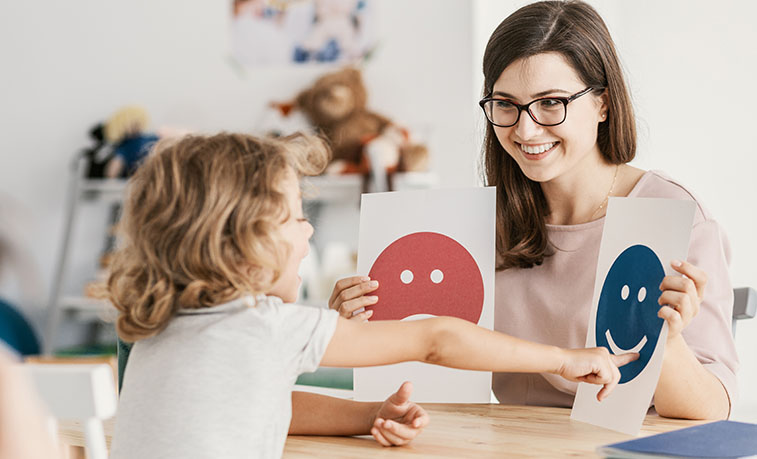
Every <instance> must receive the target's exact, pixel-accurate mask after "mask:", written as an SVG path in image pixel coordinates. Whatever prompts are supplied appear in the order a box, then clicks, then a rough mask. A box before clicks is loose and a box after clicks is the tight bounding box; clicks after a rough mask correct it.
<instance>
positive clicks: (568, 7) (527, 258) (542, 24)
mask: <svg viewBox="0 0 757 459" xmlns="http://www.w3.org/2000/svg"><path fill="white" fill-rule="evenodd" d="M547 52H556V53H559V54H561V55H562V56H563V57H564V58H565V59H566V60H567V62H568V63H569V64H570V65H571V66H572V67H573V69H574V70H575V71H576V73H577V74H578V76H579V77H580V78H581V79H582V80H583V82H584V83H585V84H586V86H587V87H592V88H598V89H599V88H603V89H604V90H605V91H606V92H607V102H608V111H607V115H608V118H607V120H606V121H604V122H602V123H600V124H599V127H598V131H597V144H598V146H599V151H600V153H601V154H602V157H603V158H604V159H605V160H606V161H607V162H608V163H610V164H623V163H627V162H629V161H631V160H632V159H633V158H634V156H635V154H636V123H635V120H634V114H633V106H632V105H631V99H630V96H629V94H628V89H627V88H626V84H625V82H624V80H623V72H622V70H621V67H620V62H619V59H618V55H617V53H616V51H615V46H614V44H613V41H612V37H610V32H609V31H608V30H607V26H606V25H605V23H604V21H602V18H601V17H600V16H599V14H598V13H597V12H596V10H594V8H592V7H591V6H589V5H588V4H586V3H584V2H581V1H564V2H563V1H544V2H538V3H533V4H530V5H526V6H524V7H522V8H520V9H519V10H517V11H516V12H514V13H513V14H511V15H510V16H508V17H507V18H506V19H505V20H504V21H502V23H501V24H500V25H499V26H498V27H497V28H496V29H495V30H494V32H493V33H492V35H491V37H490V38H489V43H488V44H487V46H486V51H485V52H484V66H483V70H484V96H488V95H490V94H491V93H492V90H493V87H494V83H495V82H496V81H497V79H498V78H499V76H500V75H501V74H502V72H503V71H504V70H505V68H506V67H507V66H508V65H510V64H511V63H513V62H514V61H516V60H519V59H525V58H528V57H531V56H534V55H537V54H540V53H547ZM482 159H483V161H482V162H483V164H482V166H483V172H484V180H485V182H486V183H487V184H488V185H496V187H497V269H498V270H502V269H507V268H512V267H519V268H530V267H532V266H534V265H538V264H541V263H542V261H543V260H544V258H545V257H546V256H548V255H549V254H550V250H551V249H550V246H549V241H548V236H547V227H546V222H545V219H546V217H547V216H548V215H549V207H548V205H547V201H546V199H545V197H544V194H543V192H542V189H541V186H540V185H539V183H537V182H534V181H531V180H530V179H528V178H527V177H526V176H525V174H523V172H522V171H521V170H520V167H519V166H518V164H517V163H516V162H515V160H514V159H512V157H511V156H510V155H509V154H507V152H506V151H505V149H504V148H503V147H502V145H501V144H500V143H499V141H498V140H497V136H496V135H495V133H494V128H493V126H492V125H491V123H487V127H486V134H485V137H484V151H483V158H482Z"/></svg>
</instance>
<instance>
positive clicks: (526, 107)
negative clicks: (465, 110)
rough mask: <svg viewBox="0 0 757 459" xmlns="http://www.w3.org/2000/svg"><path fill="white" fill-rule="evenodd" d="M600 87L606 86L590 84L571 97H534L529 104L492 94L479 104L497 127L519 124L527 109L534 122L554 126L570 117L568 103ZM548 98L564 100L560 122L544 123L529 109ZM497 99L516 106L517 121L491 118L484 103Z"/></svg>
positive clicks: (487, 117)
mask: <svg viewBox="0 0 757 459" xmlns="http://www.w3.org/2000/svg"><path fill="white" fill-rule="evenodd" d="M600 89H604V88H597V87H594V86H589V87H588V88H586V89H584V90H582V91H579V92H577V93H575V94H573V95H572V96H569V97H540V98H538V99H534V100H532V101H531V102H529V103H527V104H524V105H521V104H518V103H516V102H513V101H512V100H509V99H503V98H501V97H492V96H489V97H484V98H483V99H481V100H479V101H478V105H479V106H480V107H481V110H483V112H484V117H485V118H486V121H488V122H489V123H491V124H492V126H497V127H513V126H515V125H516V124H518V121H520V114H521V113H522V112H523V111H524V110H525V111H526V113H528V116H530V117H531V119H532V120H534V123H536V124H538V125H539V126H545V127H552V126H558V125H560V124H562V123H564V122H565V120H566V119H568V104H569V103H571V102H573V101H574V100H576V99H578V98H579V97H581V96H584V95H586V94H589V93H590V92H592V91H596V90H600ZM546 99H550V100H559V101H560V102H562V104H563V108H564V109H565V110H564V114H563V118H562V120H561V121H560V122H559V123H554V124H544V123H541V122H539V120H537V119H536V117H535V116H534V114H533V113H531V110H529V107H531V104H533V103H535V102H539V101H540V100H546ZM495 100H501V101H505V102H507V103H510V104H513V105H514V106H515V108H517V109H518V116H516V117H515V122H514V123H513V124H506V125H505V124H497V123H495V122H494V121H492V120H490V119H489V115H488V114H487V113H486V108H485V107H484V105H486V104H487V103H488V102H491V101H495Z"/></svg>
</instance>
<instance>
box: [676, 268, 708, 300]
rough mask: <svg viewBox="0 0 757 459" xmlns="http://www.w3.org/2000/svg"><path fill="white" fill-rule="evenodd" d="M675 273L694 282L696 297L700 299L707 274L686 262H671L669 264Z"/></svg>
mask: <svg viewBox="0 0 757 459" xmlns="http://www.w3.org/2000/svg"><path fill="white" fill-rule="evenodd" d="M670 266H672V267H673V269H675V270H676V271H678V272H679V273H681V274H683V275H684V276H686V277H688V278H689V279H691V280H692V281H693V282H694V285H695V287H696V291H697V296H698V297H699V298H702V297H703V296H704V287H705V285H707V273H705V272H704V271H702V270H701V269H699V268H698V267H696V266H694V265H692V264H691V263H689V262H688V261H678V260H673V261H672V262H671V263H670Z"/></svg>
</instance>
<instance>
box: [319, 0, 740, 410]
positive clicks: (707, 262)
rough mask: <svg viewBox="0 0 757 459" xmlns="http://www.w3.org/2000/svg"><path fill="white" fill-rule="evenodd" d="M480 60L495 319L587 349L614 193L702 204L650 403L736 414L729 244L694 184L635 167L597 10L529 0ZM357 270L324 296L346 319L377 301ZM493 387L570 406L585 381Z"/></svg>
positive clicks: (665, 289) (499, 325) (517, 377)
mask: <svg viewBox="0 0 757 459" xmlns="http://www.w3.org/2000/svg"><path fill="white" fill-rule="evenodd" d="M483 70H484V96H485V97H484V99H482V100H481V102H480V105H481V107H482V109H483V110H484V113H485V114H486V118H487V120H488V121H489V122H488V124H487V128H486V137H485V140H484V155H483V166H484V173H485V181H486V183H487V185H494V186H496V187H497V274H496V277H495V289H496V292H495V324H494V328H495V329H496V330H498V331H501V332H504V333H507V334H510V335H513V336H517V337H519V338H524V339H529V340H534V341H537V342H542V343H546V344H552V345H556V346H560V347H566V348H577V347H584V345H585V342H586V332H587V326H588V318H589V314H590V310H591V305H592V295H593V292H594V280H595V274H596V268H597V257H598V255H599V244H600V240H601V237H602V228H603V225H604V216H605V211H606V208H607V202H608V200H609V198H610V197H611V196H628V197H654V198H671V199H685V200H692V201H695V202H696V204H697V207H696V209H697V210H696V215H695V217H694V225H693V227H692V231H691V241H690V244H689V252H688V261H687V262H673V263H672V268H673V269H674V270H675V271H677V272H678V273H680V274H683V276H667V277H665V278H664V280H663V282H662V284H661V285H660V289H661V290H662V293H661V295H660V299H659V303H660V305H661V307H660V311H659V314H658V315H659V317H660V318H662V319H664V320H665V321H666V322H667V323H668V326H669V333H668V340H667V343H666V346H665V355H664V358H663V365H662V372H661V374H660V380H659V382H658V384H657V388H656V390H655V394H654V400H653V403H654V405H655V408H656V409H657V412H658V413H659V414H660V415H663V416H668V417H676V418H690V419H722V418H726V417H728V415H729V413H730V409H731V404H732V402H733V400H734V399H735V396H736V391H737V383H736V376H735V371H736V367H737V365H738V358H737V356H736V350H735V347H734V343H733V339H732V337H731V314H732V308H733V291H732V288H731V283H730V280H729V276H728V264H729V260H730V248H729V246H728V242H727V240H726V238H725V235H724V234H723V232H722V230H721V229H720V227H719V226H718V224H717V223H716V222H715V221H714V220H713V219H712V217H711V215H710V214H709V212H707V210H705V208H704V207H703V206H702V204H701V203H700V202H699V201H698V200H697V199H696V198H695V197H694V196H693V195H692V194H691V192H690V191H689V190H688V189H687V188H685V187H684V186H682V185H681V184H679V183H678V182H676V181H675V180H673V179H671V178H669V177H667V176H666V175H664V174H663V173H660V172H656V171H643V170H640V169H637V168H635V167H632V166H630V165H628V164H627V163H628V162H630V161H631V160H632V159H633V158H634V155H635V153H636V128H635V123H634V114H633V107H632V106H631V101H630V97H629V95H628V90H627V89H626V84H625V82H624V80H623V74H622V71H621V69H620V64H619V61H618V56H617V54H616V51H615V46H614V44H613V41H612V38H611V37H610V34H609V32H608V30H607V27H606V26H605V24H604V22H603V21H602V18H601V17H600V16H599V14H598V13H597V12H596V11H595V10H594V9H593V8H592V7H591V6H589V5H587V4H586V3H583V2H580V1H567V2H562V1H547V2H539V3H534V4H531V5H527V6H524V7H523V8H521V9H519V10H518V11H516V12H515V13H513V14H511V15H510V16H509V17H507V18H506V19H505V20H504V21H503V22H502V23H501V24H500V25H499V26H498V27H497V29H496V30H495V31H494V32H493V33H492V36H491V38H490V39H489V43H488V45H487V47H486V51H485V54H484V66H483ZM684 276H685V277H684ZM355 279H357V278H352V279H345V280H344V281H343V283H342V284H341V287H342V290H341V293H340V294H339V295H336V296H332V298H331V300H330V301H329V306H330V307H332V308H334V309H338V310H339V311H340V313H341V314H342V315H343V316H345V317H353V312H354V311H356V310H358V309H359V308H361V307H364V306H368V305H371V304H375V303H376V301H377V298H376V297H375V296H370V295H368V293H369V292H371V291H372V290H375V288H372V287H369V286H368V285H364V284H360V285H355V283H356V282H355V281H354V280H355ZM705 284H706V288H705ZM339 285H340V284H338V287H339ZM353 285H354V286H353ZM338 290H339V289H335V293H336V292H337V291H338ZM368 314H369V311H366V312H362V313H359V314H356V315H354V318H355V319H357V320H365V319H367V318H368ZM493 389H494V393H495V395H496V396H497V398H498V399H499V401H500V402H501V403H506V404H529V405H546V406H563V407H569V406H572V404H573V398H574V395H575V392H576V384H575V383H568V382H564V381H560V380H558V378H555V377H553V376H552V375H547V374H541V375H540V374H512V373H498V374H495V375H494V377H493Z"/></svg>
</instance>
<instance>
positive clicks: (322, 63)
mask: <svg viewBox="0 0 757 459" xmlns="http://www.w3.org/2000/svg"><path fill="white" fill-rule="evenodd" d="M238 3H244V2H238ZM525 3H527V2H522V1H510V0H473V1H466V0H373V1H372V2H358V3H357V4H358V6H359V7H360V8H363V10H362V12H363V13H365V12H367V13H369V14H366V16H369V17H370V21H366V22H365V24H367V25H366V26H365V27H366V30H368V32H369V35H370V36H369V38H370V40H368V41H369V43H368V44H367V45H366V47H365V49H364V50H363V52H362V54H361V56H363V58H362V63H361V64H360V68H361V70H362V78H363V84H364V86H365V89H366V92H367V106H368V108H369V109H370V110H372V111H374V112H376V113H379V114H381V115H383V116H385V117H387V118H390V119H391V120H392V121H393V122H395V123H396V124H397V125H398V126H401V127H402V129H403V132H404V135H405V138H406V139H407V138H408V137H410V138H413V139H414V140H415V141H417V142H418V143H421V144H423V145H424V147H425V148H426V155H427V163H426V165H425V167H424V168H423V169H424V172H423V173H422V174H421V175H419V176H417V177H416V176H412V175H408V177H409V178H407V179H401V177H399V176H397V177H396V180H395V183H394V184H393V188H395V189H399V188H402V187H407V188H413V187H427V186H441V187H465V186H475V185H477V184H479V183H480V180H479V174H478V158H479V152H480V146H481V141H482V137H483V136H482V133H483V127H484V118H483V116H482V115H481V113H480V110H479V108H478V106H477V101H478V100H479V99H480V97H481V95H482V94H481V90H482V83H483V78H482V75H481V70H480V68H481V59H482V55H483V50H484V47H485V44H486V42H487V40H488V37H489V34H490V33H491V31H492V30H493V29H494V28H495V27H496V25H497V24H499V22H500V21H501V20H502V19H504V18H505V17H506V16H507V15H508V14H510V13H511V12H512V11H514V10H515V9H517V8H518V7H519V6H521V5H523V4H525ZM589 3H591V4H592V5H594V6H595V7H596V8H597V9H598V10H599V12H600V14H601V15H602V16H603V17H604V19H605V21H606V22H607V24H608V27H609V28H610V31H611V33H612V35H613V37H614V39H615V42H616V45H617V47H618V50H619V53H620V56H621V59H622V62H623V65H624V67H625V72H626V75H627V82H628V84H629V86H630V90H631V94H632V97H633V100H634V103H635V108H636V115H637V119H638V128H639V150H638V154H637V159H636V160H635V161H634V163H633V164H634V165H636V166H637V167H640V168H644V169H659V170H663V171H665V172H666V173H668V174H669V175H671V176H673V177H675V178H676V179H678V180H680V181H681V182H682V183H684V184H686V185H687V186H689V187H690V188H691V189H692V190H693V191H694V192H695V193H696V194H697V195H698V197H699V198H701V200H702V201H703V202H704V204H705V205H706V206H707V207H708V208H709V210H710V211H711V212H712V213H713V215H714V216H715V218H716V219H717V220H718V221H719V222H720V223H721V225H722V226H723V227H724V228H725V230H726V232H727V233H728V236H729V238H730V241H731V245H732V255H733V256H732V271H731V273H732V280H733V284H734V286H737V287H738V286H752V287H755V286H757V267H756V266H755V264H754V262H753V260H754V259H755V258H757V241H756V239H755V237H754V229H755V228H756V227H757V215H756V214H757V212H755V210H757V206H755V202H754V201H755V199H757V180H755V174H757V159H755V153H754V146H752V145H751V142H752V141H751V135H750V134H749V132H753V131H754V130H755V124H756V122H757V111H755V110H754V109H752V107H751V103H752V99H753V96H752V92H753V86H754V81H755V78H754V75H755V74H756V73H757V47H755V43H757V29H756V28H755V27H754V26H753V18H754V17H755V16H757V3H754V2H751V1H749V0H722V1H705V0H694V1H691V0H689V1H684V0H665V1H654V0H638V1H635V2H622V1H615V0H591V1H589ZM366 5H369V6H370V8H369V9H368V8H367V6H366ZM237 6H240V5H239V4H237ZM234 11H235V8H234V2H232V1H228V2H222V1H221V2H219V1H216V2H180V1H178V0H164V1H161V2H152V1H147V0H134V1H125V0H106V1H102V0H76V1H73V2H55V1H51V0H39V1H36V2H3V3H2V4H0V55H2V56H3V60H2V68H3V70H2V72H0V101H2V108H1V109H0V125H1V126H2V135H0V155H1V156H0V158H2V159H1V161H0V298H2V299H3V300H4V301H5V302H6V303H7V304H8V305H12V306H13V308H14V310H17V311H19V312H20V314H22V315H23V317H25V318H26V319H27V320H28V322H29V323H30V327H31V329H32V333H33V334H34V335H35V336H36V337H37V340H38V341H42V343H41V344H42V346H43V348H44V349H46V350H48V351H55V352H57V353H65V352H69V353H73V354H76V353H81V352H101V351H102V352H107V351H108V349H111V344H112V342H113V340H114V339H115V336H114V335H113V333H112V327H109V326H108V325H107V324H106V325H102V322H101V321H100V320H99V319H102V318H103V317H102V311H101V308H99V307H98V305H97V304H92V303H89V302H88V300H84V299H81V298H82V297H83V296H84V293H85V290H86V286H87V284H88V283H91V282H92V281H93V280H95V279H96V278H97V272H98V270H99V267H100V263H101V261H102V255H103V253H105V252H106V249H107V248H108V246H109V245H112V243H113V241H112V238H110V237H109V231H110V227H111V223H112V221H113V217H114V215H117V202H118V196H119V194H120V193H121V192H122V190H123V188H122V187H119V185H118V183H117V182H118V181H114V183H115V185H114V187H108V186H106V187H104V188H97V189H92V190H82V189H81V188H80V189H79V191H80V193H78V194H77V193H74V192H72V191H71V190H72V188H71V187H72V183H75V182H72V177H74V176H77V175H76V174H72V171H74V170H76V171H77V173H78V174H79V175H78V176H77V177H81V174H82V169H75V168H74V165H75V164H77V165H78V167H80V166H81V164H79V163H76V161H75V159H76V158H79V157H81V156H82V155H83V153H84V152H85V151H86V150H88V149H89V150H90V151H91V150H92V149H93V148H94V147H93V145H94V144H95V143H96V141H95V140H94V139H93V137H92V136H91V134H90V130H91V128H92V127H93V126H95V125H96V124H97V123H100V122H105V121H107V120H109V118H110V117H111V116H112V115H113V114H114V113H116V112H117V111H118V110H119V109H120V108H122V107H125V106H132V105H134V104H137V105H139V106H140V107H142V108H143V109H144V110H145V111H146V112H147V113H148V114H149V122H147V124H146V125H145V126H144V131H145V132H146V133H148V132H149V133H156V134H157V135H161V136H167V135H171V134H172V133H177V132H178V133H180V132H186V131H191V132H200V133H205V132H215V131H218V130H228V131H242V132H251V133H266V132H271V131H276V130H278V131H282V132H284V131H287V130H289V129H294V128H295V127H297V126H300V125H301V124H298V123H303V121H302V120H299V121H298V120H297V118H296V117H295V118H290V117H284V116H283V115H282V113H283V112H282V110H284V111H286V109H282V107H285V106H286V104H287V103H288V102H289V101H292V100H293V99H294V98H295V97H296V96H297V95H298V94H299V93H300V92H301V91H303V90H305V89H306V88H309V87H311V85H313V84H314V82H315V81H316V80H317V79H318V78H319V77H320V76H322V75H324V74H327V73H330V72H335V71H337V70H339V69H340V68H341V66H342V63H340V62H339V61H338V59H329V58H328V57H326V58H323V59H316V58H312V56H317V55H318V54H313V53H310V54H308V53H307V52H304V54H303V51H302V50H300V51H298V53H299V54H296V56H298V57H296V58H294V59H292V60H294V61H298V62H279V61H273V60H272V61H271V62H267V63H266V62H262V63H261V62H254V63H251V62H252V61H253V60H254V59H252V58H250V57H249V56H245V55H244V54H243V53H240V51H239V46H242V45H244V43H242V42H241V41H240V40H242V38H240V36H241V35H240V33H239V31H238V25H239V24H238V19H239V13H238V14H237V15H235V14H234ZM260 14H261V15H262V16H261V17H267V18H269V17H270V16H271V14H273V13H271V12H270V10H267V11H263V12H262V13H260ZM272 20H276V19H275V18H274V19H272ZM361 20H362V19H361ZM292 27H293V30H300V29H297V26H292ZM368 32H366V33H368ZM246 37H247V38H245V39H247V40H249V39H250V37H249V35H248V36H246ZM253 38H254V37H253ZM240 43H242V44H240ZM260 43H261V46H264V45H265V43H266V42H265V40H264V39H261V40H260ZM247 46H250V45H249V44H248V45H247ZM323 50H324V52H326V53H327V54H328V51H329V50H331V51H333V47H332V48H329V47H328V46H325V47H324V48H323ZM302 56H306V57H305V58H303V57H302ZM307 56H311V57H310V58H308V57H307ZM272 103H275V104H277V105H274V106H273V107H272V106H271V104H272ZM107 153H108V152H107V151H105V153H104V154H107ZM403 180H404V181H403ZM105 182H108V183H110V181H103V183H105ZM78 183H79V185H81V183H84V182H81V181H80V182H78ZM318 183H319V184H320V185H322V186H323V187H324V191H322V193H321V194H320V196H319V195H315V196H314V197H313V198H312V199H311V202H310V209H311V212H312V213H313V215H314V218H315V226H316V234H317V235H319V236H317V237H316V239H315V240H314V244H315V249H316V250H315V251H314V257H316V258H317V260H311V262H310V264H306V266H305V268H304V269H310V272H326V273H328V275H329V276H332V277H337V276H339V275H342V274H349V272H350V269H352V268H351V266H352V264H351V263H353V262H354V250H355V248H356V244H357V232H358V228H357V222H358V215H359V214H358V207H357V205H358V202H359V193H360V191H362V190H363V189H365V187H366V186H371V185H370V184H369V185H366V183H364V181H361V180H357V181H355V180H351V179H347V178H346V176H333V178H332V179H329V178H327V179H326V181H321V182H318ZM372 186H375V184H373V185H372ZM333 187H336V188H333ZM341 187H346V188H341ZM329 190H331V191H332V194H329ZM343 190H348V191H343ZM75 197H76V198H77V199H74V198H75ZM74 201H75V202H76V203H77V205H76V206H75V207H72V205H71V204H72V202H74ZM72 208H73V209H74V211H72ZM114 209H115V210H114ZM67 228H70V232H69V237H68V238H66V237H65V235H66V230H67ZM64 252H66V253H65V254H64ZM63 255H65V257H63ZM61 260H64V262H62V261H61ZM308 267H309V268H308ZM61 273H62V275H61ZM58 281H60V282H58ZM314 282H315V283H312V284H309V288H310V295H309V297H310V298H312V299H314V301H316V302H317V301H318V300H319V298H322V296H323V295H324V293H323V290H324V289H323V288H322V286H321V285H320V284H324V283H325V284H328V282H323V279H321V280H320V283H318V282H319V281H314ZM72 298H73V300H72ZM77 299H78V300H77ZM66 302H69V303H77V306H76V307H71V308H69V309H65V308H64V307H63V306H65V305H63V303H66ZM52 304H55V305H57V306H56V309H55V310H56V311H57V312H56V314H57V315H58V316H59V317H57V318H56V320H55V321H54V322H53V323H54V326H52V328H51V326H50V324H51V320H50V316H51V309H50V306H51V305H52ZM64 309H65V311H64ZM92 319H96V320H95V321H94V322H93V321H92ZM105 319H107V317H105ZM93 324H94V325H93ZM51 337H52V338H51ZM45 340H47V342H45ZM95 342H102V343H104V347H103V348H98V347H97V346H93V343H95ZM736 342H737V347H738V350H739V354H740V356H741V362H742V364H741V365H742V367H741V371H740V373H739V378H740V381H741V399H740V401H739V402H738V404H737V405H736V410H735V414H736V418H737V419H738V418H741V419H750V420H752V421H757V392H756V391H754V390H750V388H752V387H757V320H752V321H743V323H740V324H739V329H738V333H737V339H736ZM26 345H29V346H32V347H30V348H29V349H30V351H29V352H33V350H34V349H33V344H28V343H27V344H26ZM93 349H94V350H93Z"/></svg>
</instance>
